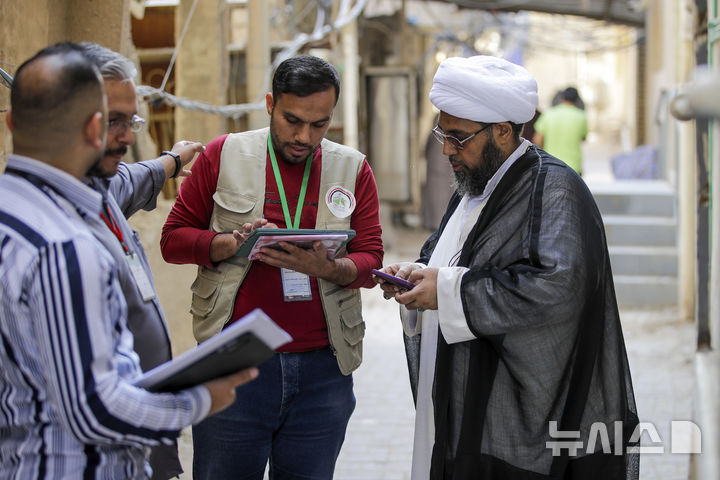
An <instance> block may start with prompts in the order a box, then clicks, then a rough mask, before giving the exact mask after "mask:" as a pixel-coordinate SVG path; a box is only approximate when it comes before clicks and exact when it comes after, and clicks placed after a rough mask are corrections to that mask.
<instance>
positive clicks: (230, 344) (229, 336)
mask: <svg viewBox="0 0 720 480" xmlns="http://www.w3.org/2000/svg"><path fill="white" fill-rule="evenodd" d="M291 340H292V337H291V336H290V334H288V333H287V332H286V331H285V330H283V329H282V328H280V327H279V326H277V324H276V323H275V322H273V321H272V320H271V319H270V317H268V316H267V315H266V314H265V312H263V311H262V310H260V309H259V308H256V309H255V310H253V311H252V312H250V313H248V314H247V315H245V316H244V317H242V318H241V319H239V320H237V321H235V322H233V323H232V324H231V325H230V326H229V327H227V328H226V329H224V330H222V331H221V332H220V333H218V334H217V335H215V336H214V337H211V338H209V339H208V340H205V341H204V342H202V343H201V344H199V345H198V346H197V347H195V348H193V349H191V350H188V351H186V352H185V353H183V354H181V355H179V356H178V357H176V358H175V359H173V360H170V361H168V362H165V363H163V364H162V365H158V366H157V367H155V368H153V369H151V370H149V371H147V372H145V373H144V374H143V375H142V376H140V377H138V378H137V379H136V380H135V381H134V382H133V384H134V385H135V386H136V387H142V388H145V389H146V390H150V391H151V392H177V391H179V390H184V389H186V388H190V387H194V386H195V385H198V384H201V383H205V382H207V381H210V380H213V379H215V378H220V377H224V376H225V375H230V374H231V373H235V372H238V371H240V370H243V369H245V368H249V367H255V366H257V365H259V364H261V363H262V362H264V361H265V360H267V359H269V358H270V357H272V356H273V355H274V353H275V349H276V348H278V347H280V346H282V345H284V344H286V343H288V342H290V341H291Z"/></svg>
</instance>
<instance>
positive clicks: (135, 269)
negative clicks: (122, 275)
mask: <svg viewBox="0 0 720 480" xmlns="http://www.w3.org/2000/svg"><path fill="white" fill-rule="evenodd" d="M125 261H126V262H127V264H128V266H129V267H130V271H131V272H132V276H133V279H135V285H137V287H138V290H140V295H142V298H143V300H144V301H146V302H147V301H148V300H152V299H153V298H155V290H154V289H153V287H152V283H150V278H148V276H147V273H145V269H144V268H143V266H142V262H141V261H140V257H139V256H137V255H136V254H135V253H130V254H128V255H125Z"/></svg>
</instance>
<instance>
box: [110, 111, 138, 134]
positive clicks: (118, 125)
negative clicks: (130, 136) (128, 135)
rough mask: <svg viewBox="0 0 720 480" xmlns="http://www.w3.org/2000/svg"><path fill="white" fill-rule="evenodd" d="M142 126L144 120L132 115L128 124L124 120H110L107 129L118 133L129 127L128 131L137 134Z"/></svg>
mask: <svg viewBox="0 0 720 480" xmlns="http://www.w3.org/2000/svg"><path fill="white" fill-rule="evenodd" d="M143 125H145V119H144V118H142V117H141V116H139V115H133V116H132V119H131V120H130V121H129V122H127V121H125V120H120V119H118V118H116V119H113V120H110V121H109V122H108V129H110V130H114V131H119V130H121V129H122V130H125V128H126V127H130V130H131V131H132V132H133V133H138V132H139V131H140V130H142V128H143Z"/></svg>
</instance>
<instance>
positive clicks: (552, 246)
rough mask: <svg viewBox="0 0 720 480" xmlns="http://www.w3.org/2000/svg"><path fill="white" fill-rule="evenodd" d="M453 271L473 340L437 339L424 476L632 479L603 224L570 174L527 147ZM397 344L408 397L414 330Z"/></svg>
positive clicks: (414, 364) (629, 409)
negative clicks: (402, 346)
mask: <svg viewBox="0 0 720 480" xmlns="http://www.w3.org/2000/svg"><path fill="white" fill-rule="evenodd" d="M460 199H461V197H460V196H459V195H457V194H454V195H453V197H452V199H451V200H450V203H449V205H448V208H447V210H446V213H445V215H444V217H443V220H442V223H441V225H440V227H439V228H438V230H437V231H436V232H435V233H433V234H432V235H431V236H430V237H429V239H428V240H427V241H426V242H425V244H424V245H423V247H422V250H421V254H420V259H419V260H418V261H419V262H421V263H425V264H427V263H428V261H429V259H430V256H431V254H432V252H433V249H434V248H435V245H436V244H437V241H438V239H439V238H440V234H441V233H442V232H443V229H444V228H445V226H446V225H447V223H448V220H449V219H450V217H451V215H452V214H453V212H454V211H455V209H456V207H457V205H458V203H459V202H460ZM457 265H458V266H464V267H467V268H469V269H470V270H469V271H468V272H467V273H465V274H464V276H463V278H462V283H461V298H462V303H463V310H464V313H465V319H466V321H467V324H468V327H469V328H470V330H471V331H472V332H473V333H474V335H475V336H476V337H477V339H475V340H472V341H467V342H460V343H454V344H449V345H448V344H447V343H446V342H445V340H444V339H443V336H442V332H439V334H438V349H437V360H436V369H435V378H434V382H433V403H434V408H435V411H434V416H435V444H434V447H433V452H432V465H431V475H430V477H431V479H432V480H436V479H458V480H466V479H473V480H474V479H493V480H498V479H507V480H531V479H532V480H539V479H564V480H565V479H573V480H575V479H577V480H592V479H598V480H600V479H602V480H614V479H628V480H637V478H638V474H639V454H638V453H637V449H636V448H635V449H634V447H637V446H638V445H637V443H636V442H634V441H633V442H632V444H631V436H632V434H633V432H634V430H635V428H636V426H637V424H638V417H637V411H636V406H635V399H634V394H633V388H632V381H631V378H630V370H629V366H628V359H627V353H626V351H625V342H624V339H623V334H622V328H621V325H620V317H619V314H618V308H617V302H616V299H615V290H614V285H613V278H612V272H611V269H610V260H609V256H608V249H607V244H606V240H605V230H604V227H603V222H602V218H601V216H600V212H599V211H598V208H597V205H596V204H595V201H594V199H593V197H592V194H591V193H590V191H589V190H588V188H587V186H586V185H585V183H584V182H583V180H582V179H581V178H580V176H578V175H577V174H576V173H575V172H574V171H573V170H572V169H571V168H570V167H568V166H567V165H565V164H564V163H563V162H561V161H560V160H558V159H556V158H554V157H552V156H550V155H549V154H547V153H546V152H544V151H542V150H540V149H538V148H536V147H535V146H531V147H530V148H529V149H528V150H527V152H526V153H525V154H524V155H522V156H521V157H520V158H519V159H518V160H517V161H516V162H515V163H514V164H513V165H512V166H511V167H510V168H509V169H508V171H507V172H506V173H505V175H504V176H503V177H502V179H501V181H500V182H499V184H498V186H497V187H496V189H495V190H494V192H493V193H492V194H491V196H490V198H489V199H488V202H487V204H486V206H485V208H484V209H483V211H482V213H481V214H480V217H479V218H478V220H477V223H476V224H475V226H474V227H473V229H472V230H471V232H470V234H469V235H468V238H467V240H466V242H465V243H464V246H463V249H462V252H461V256H460V259H459V262H458V264H457ZM405 343H406V350H407V354H408V366H409V370H410V382H411V385H412V388H413V394H414V395H417V379H418V368H419V354H420V336H419V335H418V336H414V337H405ZM551 422H557V423H556V424H555V425H556V428H555V430H553V429H552V428H551ZM578 431H579V432H580V433H579V437H577V438H568V437H564V436H563V432H566V433H565V435H569V433H567V432H578ZM551 434H552V435H551ZM561 437H562V438H561ZM633 440H634V439H633ZM555 442H570V444H574V445H575V447H576V448H575V449H573V448H563V447H562V445H569V444H568V443H564V444H557V443H555ZM618 443H621V445H618ZM553 445H555V446H556V448H555V449H553V448H552V446H553ZM553 450H556V451H555V454H553Z"/></svg>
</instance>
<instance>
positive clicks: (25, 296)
mask: <svg viewBox="0 0 720 480" xmlns="http://www.w3.org/2000/svg"><path fill="white" fill-rule="evenodd" d="M7 168H8V172H6V173H5V174H3V175H2V176H1V177H0V478H19V479H31V478H32V479H36V478H37V479H41V478H47V479H57V478H63V479H65V478H70V479H72V478H78V479H79V478H83V479H84V478H108V479H110V478H118V479H120V478H122V479H135V478H146V477H147V476H149V474H150V469H149V467H148V466H147V462H146V456H147V452H148V447H149V446H152V445H157V444H159V443H160V442H162V443H167V441H168V440H169V439H173V438H175V437H177V435H178V434H179V431H180V430H181V429H182V428H184V427H186V426H188V425H190V424H193V423H196V422H198V421H200V420H201V419H202V418H203V417H204V416H205V415H206V414H207V412H208V410H209V408H210V397H209V393H208V391H207V389H205V388H204V387H202V386H199V387H195V388H193V389H190V390H185V391H183V392H180V393H177V394H153V393H150V392H147V391H145V390H143V389H139V388H136V387H134V386H132V384H131V383H130V382H131V380H132V379H133V378H135V377H136V376H137V375H139V374H140V367H139V363H138V358H137V355H136V354H135V352H134V351H133V348H132V347H133V343H132V342H133V340H132V334H131V333H130V331H129V330H128V328H127V321H126V312H127V308H126V304H125V301H124V299H123V296H122V291H121V289H120V286H119V284H118V281H117V267H116V264H115V263H114V261H113V260H112V257H111V256H110V255H109V254H108V253H107V251H105V250H104V249H103V248H102V246H101V245H100V244H99V243H98V242H97V240H95V239H94V238H93V236H92V234H91V233H90V231H89V230H88V228H87V226H86V225H85V223H84V221H83V218H84V217H85V216H87V215H93V216H97V215H98V214H99V212H100V208H101V196H100V194H98V193H97V192H95V191H93V190H92V189H90V188H89V187H87V186H86V185H84V184H83V183H82V182H80V181H78V180H77V179H75V178H74V177H72V176H70V175H68V174H66V173H64V172H62V171H60V170H57V169H54V168H52V167H50V166H48V165H46V164H44V163H41V162H38V161H35V160H32V159H29V158H26V157H20V156H11V157H10V158H9V159H8V164H7Z"/></svg>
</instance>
